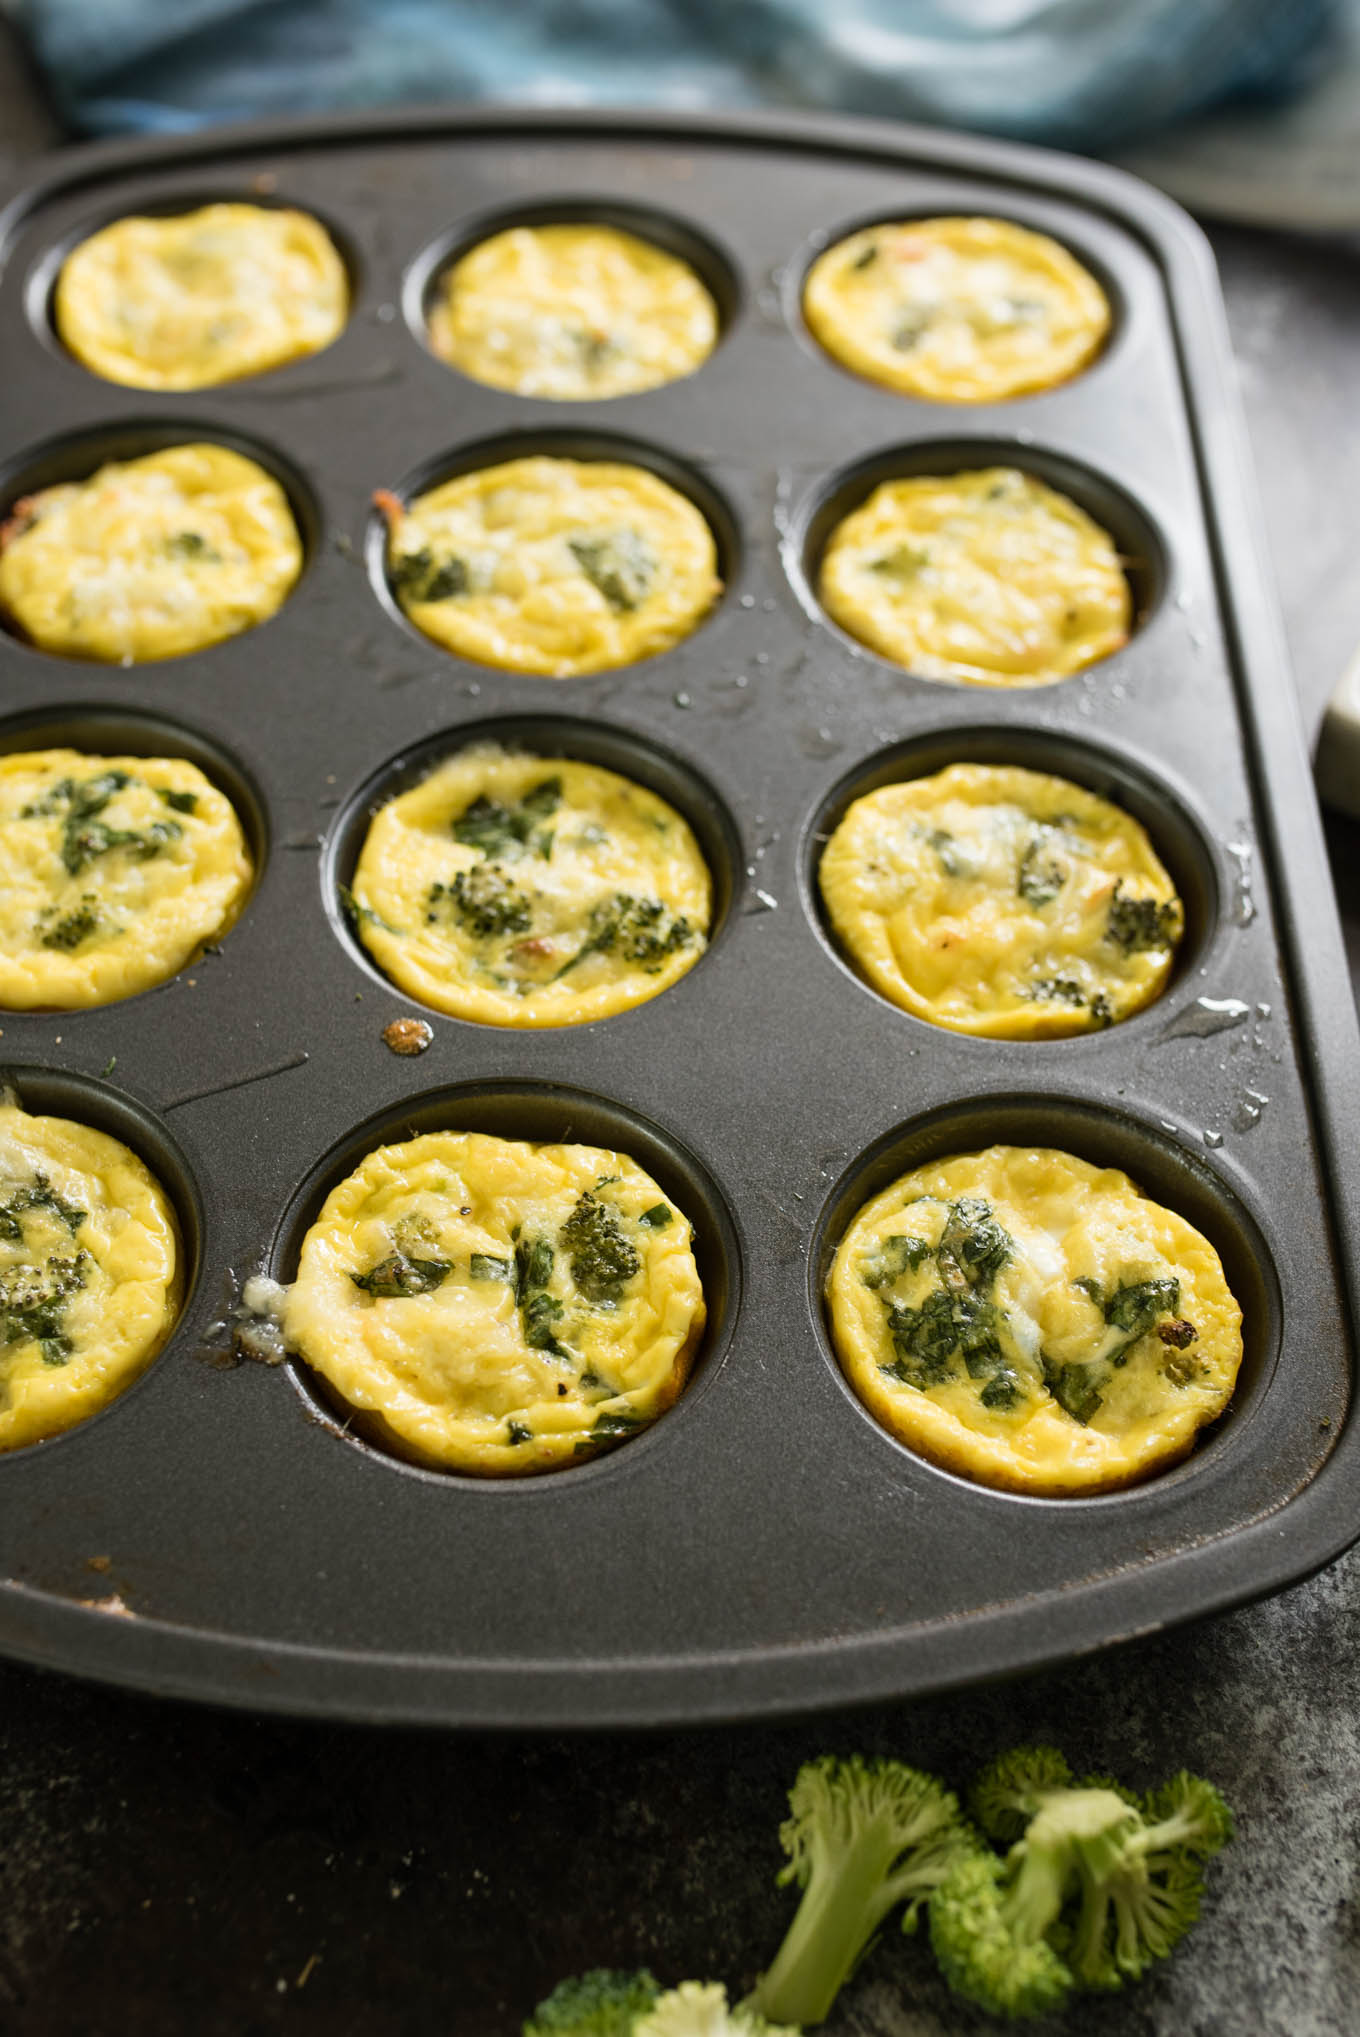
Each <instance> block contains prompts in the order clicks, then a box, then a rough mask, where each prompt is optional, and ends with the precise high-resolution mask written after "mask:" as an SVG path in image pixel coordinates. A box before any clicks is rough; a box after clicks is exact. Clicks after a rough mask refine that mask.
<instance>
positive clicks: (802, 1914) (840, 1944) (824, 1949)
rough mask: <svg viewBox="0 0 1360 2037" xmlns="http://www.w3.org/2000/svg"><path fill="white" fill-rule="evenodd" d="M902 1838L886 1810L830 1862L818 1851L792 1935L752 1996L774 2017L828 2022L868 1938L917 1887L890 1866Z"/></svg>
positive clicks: (753, 2002)
mask: <svg viewBox="0 0 1360 2037" xmlns="http://www.w3.org/2000/svg"><path fill="white" fill-rule="evenodd" d="M901 1850H902V1849H901V1839H900V1835H899V1833H898V1832H897V1830H896V1828H895V1826H894V1824H893V1822H892V1820H891V1819H890V1818H889V1817H888V1815H887V1814H886V1812H885V1813H883V1814H882V1815H880V1816H879V1817H877V1818H874V1819H872V1820H870V1821H869V1823H867V1824H866V1825H865V1826H864V1828H863V1829H862V1830H861V1831H860V1832H859V1833H857V1834H856V1836H855V1839H854V1840H853V1842H852V1843H851V1845H850V1847H849V1848H848V1850H847V1851H846V1852H845V1853H844V1854H843V1855H841V1856H840V1857H839V1858H838V1860H837V1861H836V1863H835V1865H834V1866H833V1865H832V1863H831V1861H830V1860H829V1859H828V1858H827V1857H826V1856H825V1854H823V1857H822V1858H821V1859H820V1860H819V1859H818V1858H817V1857H816V1854H815V1853H814V1858H813V1867H812V1875H811V1879H810V1880H809V1882H808V1886H807V1889H806V1891H805V1892H804V1895H803V1900H802V1902H801V1903H800V1904H799V1905H798V1909H797V1912H796V1913H795V1916H794V1919H793V1922H792V1924H791V1925H790V1926H789V1931H788V1935H787V1937H786V1938H785V1940H784V1942H783V1944H782V1945H781V1946H780V1948H779V1951H778V1953H777V1954H776V1956H775V1959H774V1963H773V1965H771V1967H770V1968H769V1970H768V1972H767V1973H766V1974H765V1975H764V1976H763V1978H762V1979H761V1980H760V1981H759V1983H758V1984H757V1986H756V1989H755V1991H754V1993H753V1994H752V1996H751V1998H750V1999H751V2005H752V2007H754V2008H756V2009H758V2010H759V2012H760V2014H761V2015H762V2016H765V2017H768V2019H769V2020H770V2021H771V2022H772V2023H823V2022H825V2021H826V2018H827V2017H828V2016H829V2015H830V2013H831V2007H832V2004H833V2003H834V2001H835V1999H836V1996H837V1995H838V1994H839V1992H840V1990H841V1988H842V1987H843V1986H844V1985H845V1982H846V1981H847V1980H848V1979H849V1978H850V1975H851V1974H852V1973H853V1972H854V1970H855V1967H856V1966H857V1965H858V1964H859V1961H860V1960H861V1959H862V1958H863V1956H864V1953H865V1952H866V1951H867V1949H868V1946H869V1941H870V1939H871V1938H872V1937H873V1936H874V1934H875V1933H876V1932H877V1930H878V1928H879V1926H880V1925H881V1924H882V1923H883V1920H884V1918H885V1917H886V1916H887V1915H888V1914H889V1912H890V1911H891V1909H892V1908H893V1905H894V1904H895V1903H898V1902H901V1901H904V1900H905V1898H906V1896H907V1895H908V1894H909V1893H912V1892H913V1891H912V1884H913V1877H912V1875H911V1874H910V1873H907V1874H904V1875H903V1876H902V1877H901V1884H902V1885H901V1886H900V1887H899V1885H898V1881H897V1880H896V1879H894V1878H893V1877H892V1876H890V1874H889V1869H890V1868H891V1866H892V1864H893V1861H894V1860H895V1859H896V1857H897V1855H898V1854H899V1853H900V1852H901Z"/></svg>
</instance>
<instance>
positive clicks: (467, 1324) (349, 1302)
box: [284, 1132, 704, 1478]
mask: <svg viewBox="0 0 1360 2037" xmlns="http://www.w3.org/2000/svg"><path fill="white" fill-rule="evenodd" d="M703 1326H704V1296H703V1289H702V1288H701V1286H700V1284H699V1275H698V1270H697V1268H696V1267H695V1263H694V1253H693V1250H692V1248H691V1232H690V1226H689V1223H688V1221H687V1219H686V1218H685V1217H684V1216H683V1215H682V1213H681V1212H680V1211H679V1210H678V1209H676V1208H675V1206H674V1204H673V1203H671V1202H670V1201H669V1199H668V1198H667V1197H666V1196H664V1195H663V1194H662V1192H661V1190H660V1189H659V1188H658V1187H657V1184H656V1183H655V1182H654V1181H653V1180H652V1179H651V1177H650V1176H649V1175H647V1174H646V1173H644V1171H643V1170H642V1168H641V1167H639V1166H638V1165H637V1163H636V1161H634V1160H631V1159H629V1157H628V1155H627V1154H626V1153H611V1152H607V1151H604V1150H602V1149H601V1148H599V1147H595V1146H533V1145H528V1144H525V1143H524V1142H523V1141H521V1140H515V1139H496V1138H490V1137H487V1136H486V1135H485V1134H483V1133H479V1132H430V1133H427V1134H426V1135H425V1136H424V1137H423V1138H418V1139H412V1140H410V1141H409V1142H407V1143H406V1144H404V1145H396V1146H382V1147H380V1148H379V1149H378V1150H377V1151H376V1152H373V1153H370V1154H369V1155H368V1157H367V1159H365V1160H364V1161H363V1163H362V1165H360V1166H359V1167H358V1168H356V1169H355V1171H354V1173H353V1174H351V1175H349V1176H348V1177H347V1179H345V1180H344V1181H342V1182H341V1183H340V1185H339V1187H338V1188H335V1189H333V1190H332V1191H331V1193H330V1195H329V1196H328V1197H327V1198H326V1203H325V1206H324V1208H323V1209H322V1211H321V1214H320V1216H319V1217H318V1218H317V1220H316V1222H315V1223H314V1224H313V1225H312V1228H311V1229H310V1230H309V1231H308V1233H307V1236H306V1238H305V1239H304V1241H303V1246H302V1256H301V1261H300V1263H299V1266H298V1275H297V1279H296V1281H295V1282H294V1283H293V1285H292V1287H291V1288H290V1289H289V1292H288V1299H287V1302H286V1304H285V1308H284V1334H285V1336H286V1337H287V1340H288V1342H289V1344H290V1346H291V1347H292V1348H293V1349H294V1350H296V1351H297V1352H298V1353H299V1354H300V1355H301V1356H302V1357H303V1358H304V1359H305V1360H306V1362H307V1363H308V1364H309V1365H311V1366H312V1367H314V1368H315V1370H316V1371H317V1372H319V1373H321V1374H322V1376H323V1377H324V1378H325V1379H326V1380H328V1381H329V1383H330V1385H331V1386H332V1387H333V1388H334V1389H335V1390H336V1392H337V1393H338V1394H340V1396H341V1397H342V1399H343V1400H345V1401H346V1402H348V1403H349V1404H350V1406H352V1407H353V1408H354V1409H355V1410H356V1411H357V1413H358V1415H359V1417H360V1421H361V1426H362V1428H363V1430H364V1432H365V1433H367V1434H369V1435H370V1436H371V1437H372V1438H373V1440H374V1441H377V1442H381V1443H384V1444H385V1445H386V1446H387V1447H388V1448H390V1449H393V1450H395V1451H396V1452H397V1453H398V1454H399V1455H401V1456H403V1457H410V1458H413V1459H415V1460H416V1461H417V1462H418V1463H423V1464H432V1465H437V1466H439V1467H441V1468H442V1469H445V1470H449V1471H468V1472H474V1473H477V1474H478V1475H481V1476H485V1477H491V1478H504V1477H516V1476H520V1475H523V1474H525V1473H528V1472H535V1471H553V1470H556V1469H558V1468H559V1467H561V1466H563V1465H568V1464H575V1463H580V1462H581V1460H582V1459H583V1458H585V1457H590V1456H593V1455H594V1454H595V1453H596V1452H597V1451H599V1450H600V1449H603V1448H605V1447H607V1446H608V1445H609V1444H611V1443H616V1442H619V1441H621V1440H623V1439H624V1438H625V1437H628V1436H631V1435H633V1434H635V1433H636V1432H637V1430H638V1429H640V1428H642V1427H644V1426H645V1425H646V1424H647V1423H648V1422H652V1421H655V1419H656V1417H657V1416H658V1415H660V1414H663V1413H664V1412H665V1410H666V1409H667V1408H668V1407H669V1406H670V1405H671V1403H672V1401H674V1400H675V1398H676V1396H677V1395H678V1394H679V1392H680V1390H681V1388H682V1387H683V1386H684V1384H685V1381H686V1379H687V1377H688V1375H689V1370H690V1366H691V1364H692V1363H693V1360H694V1356H695V1352H696V1350H697V1349H698V1344H699V1338H700V1335H701V1333H702V1331H703Z"/></svg>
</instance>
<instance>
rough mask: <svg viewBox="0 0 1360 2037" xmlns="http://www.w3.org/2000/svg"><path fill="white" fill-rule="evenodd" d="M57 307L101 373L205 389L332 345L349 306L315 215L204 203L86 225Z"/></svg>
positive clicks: (61, 326) (64, 326)
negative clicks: (161, 214) (93, 227)
mask: <svg viewBox="0 0 1360 2037" xmlns="http://www.w3.org/2000/svg"><path fill="white" fill-rule="evenodd" d="M53 311H54V315H55V318H56V325H57V331H58V332H59V333H60V335H61V337H62V339H63V341H64V342H65V344H66V345H67V346H68V347H69V348H70V350H71V352H72V353H73V354H74V355H75V357H76V359H77V360H78V361H82V362H83V363H84V364H85V366H86V367H87V368H91V369H93V371H94V373H95V374H96V375H102V376H103V377H104V379H105V380H106V381H108V382H121V383H123V384H125V385H126V386H127V387H128V388H132V389H206V388H208V387H210V386H211V385H212V384H214V383H217V382H234V381H236V380H238V379H239V378H240V377H241V376H242V375H259V374H262V373H263V372H264V370H265V369H266V368H278V367H281V366H282V365H283V363H284V362H285V361H295V360H297V359H298V358H299V357H300V356H302V355H304V354H314V353H316V352H317V351H318V350H319V349H320V348H321V347H328V346H329V345H330V343H331V341H332V340H333V339H334V338H335V337H336V334H337V333H338V332H339V331H340V330H341V328H342V326H343V325H344V323H345V320H346V318H347V317H348V315H349V279H348V277H347V276H346V274H345V265H344V263H343V262H342V261H341V259H340V256H339V254H338V253H337V252H336V248H335V243H334V242H333V241H332V239H331V237H330V235H329V234H328V233H327V232H326V229H325V228H324V227H323V226H322V225H321V223H320V221H319V220H315V219H313V218H311V216H310V215H309V214H308V213H305V212H289V211H285V210H282V209H278V208H274V207H270V206H263V205H204V206H201V207H200V208H199V210H198V211H197V212H181V213H176V214H174V215H172V216H169V217H165V218H160V219H142V218H129V219H116V220H114V222H113V224H112V225H111V226H106V227H102V228H101V229H100V231H99V232H98V233H95V234H91V236H90V238H89V239H88V240H85V241H82V242H81V243H80V245H79V247H77V248H76V249H74V250H73V252H72V253H71V254H69V255H68V256H67V258H66V260H65V262H64V263H63V264H62V270H61V275H60V276H59V277H58V279H57V288H56V296H55V300H54V304H53Z"/></svg>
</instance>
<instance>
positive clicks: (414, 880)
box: [345, 743, 712, 1026]
mask: <svg viewBox="0 0 1360 2037" xmlns="http://www.w3.org/2000/svg"><path fill="white" fill-rule="evenodd" d="M345 905H346V908H347V910H348V912H349V914H350V917H351V920H352V922H353V924H354V927H355V931H356V933H357V934H358V937H359V939H360V940H361V941H362V942H363V944H364V946H365V947H366V948H367V949H368V951H369V953H370V954H371V955H372V957H373V959H374V961H375V962H377V963H378V965H379V967H380V968H381V969H383V970H384V971H385V972H386V974H387V975H388V976H390V977H391V978H392V980H393V982H394V983H396V984H397V985H398V986H399V987H400V988H401V989H402V990H404V991H406V992H407V994H408V995H409V996H411V997H415V998H418V999H419V1000H420V1001H421V1003H422V1004H426V1005H432V1006H434V1008H435V1009H436V1010H438V1011H444V1012H449V1013H450V1014H452V1016H454V1017H455V1018H463V1019H474V1020H478V1021H480V1022H481V1023H482V1024H484V1025H501V1026H560V1025H583V1024H586V1023H588V1022H589V1021H591V1020H594V1019H601V1018H606V1017H608V1016H609V1015H610V1014H611V1013H614V1012H619V1011H627V1010H629V1009H631V1007H632V1006H634V1005H638V1004H642V1003H644V1002H645V1001H646V1000H647V999H648V998H652V997H657V996H659V995H660V993H661V992H662V991H663V990H667V989H669V988H670V986H671V985H672V984H673V983H675V982H676V981H678V979H679V978H680V977H681V976H683V975H684V974H685V972H686V971H687V970H689V969H691V968H692V967H693V965H694V964H695V962H697V961H698V959H699V957H700V955H701V954H702V953H703V952H704V948H705V946H706V943H707V936H708V930H709V925H710V921H711V917H712V884H711V880H710V877H709V872H708V867H707V865H706V864H705V862H704V859H703V856H702V854H701V852H700V849H699V846H698V843H697V842H696V841H695V839H694V835H693V833H692V832H691V830H690V828H689V826H688V824H687V822H686V821H685V820H684V819H683V818H682V817H681V815H680V814H678V813H677V812H676V810H675V808H674V807H672V806H668V805H667V803H666V801H665V800H664V799H660V798H658V796H657V795H656V793H654V792H651V791H649V790H648V789H647V788H646V787H645V786H642V785H638V784H635V783H634V782H633V781H632V780H631V779H628V778H623V777H620V776H619V775H618V773H616V772H614V771H607V770H605V769H604V768H603V767H602V766H600V765H596V764H583V763H578V762H576V761H574V760H573V759H570V758H557V757H553V758H544V757H537V756H527V755H524V754H523V753H521V752H514V751H508V750H503V749H500V748H498V747H496V746H495V745H492V744H485V743H483V744H475V745H473V746H471V747H469V748H468V749H466V750H462V751H460V752H459V753H458V754H457V755H456V756H454V757H451V758H450V759H449V760H448V761H447V762H446V763H444V764H441V765H440V766H439V767H438V768H437V769H436V770H434V771H432V772H431V773H430V775H429V776H428V777H427V778H425V779H423V780H422V781H421V782H420V783H419V784H418V785H415V786H413V787H412V788H411V790H410V791H408V792H403V793H401V794H399V795H398V797H397V798H395V799H392V800H389V801H388V802H387V804H386V805H385V806H383V807H381V808H380V809H379V811H378V813H377V814H376V815H375V817H374V819H373V821H372V824H371V825H370V827H369V831H368V834H367V836H366V838H365V840H364V845H363V848H362V850H361V851H360V854H359V861H358V864H357V867H356V869H355V872H354V877H353V881H352V885H351V887H350V890H349V892H348V894H347V896H346V898H345Z"/></svg>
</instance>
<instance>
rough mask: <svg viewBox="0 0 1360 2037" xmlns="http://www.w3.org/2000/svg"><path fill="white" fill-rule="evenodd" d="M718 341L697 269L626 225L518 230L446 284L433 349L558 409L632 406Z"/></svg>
mask: <svg viewBox="0 0 1360 2037" xmlns="http://www.w3.org/2000/svg"><path fill="white" fill-rule="evenodd" d="M717 337H718V312H717V307H716V305H715V304H714V302H713V299H712V297H711V296H710V295H709V293H708V291H707V290H706V289H705V288H704V286H703V284H702V283H701V282H700V281H699V278H698V277H697V276H696V275H695V273H694V271H693V269H691V268H690V266H689V264H688V262H682V261H680V260H678V259H677V257H676V256H675V255H669V254H667V253H666V251H665V249H664V248H659V247H654V246H653V245H652V243H651V242H650V241H645V240H639V239H638V237H637V235H636V234H631V233H623V232H621V231H620V230H619V228H618V227H616V226H514V227H510V228H509V229H508V230H507V231H506V232H504V233H496V234H492V235H491V236H490V238H489V239H487V240H484V241H479V242H478V244H477V246H476V247H474V248H471V249H470V250H469V251H468V253H467V254H465V255H463V256H461V257H460V259H459V260H458V261H456V262H455V263H454V264H453V265H452V267H451V268H450V269H449V271H448V273H447V274H446V275H445V276H444V277H443V279H442V281H441V284H440V294H439V300H438V302H437V303H436V305H435V306H434V309H433V310H432V312H431V314H430V345H431V347H432V348H433V349H434V351H435V353H436V354H438V355H439V357H440V359H441V360H444V361H447V362H448V363H449V365H450V366H451V367H454V368H459V369H461V370H462V372H463V373H464V374H465V375H470V376H471V377H472V378H473V380H474V381H477V382H487V383H490V384H491V386H492V387H493V388H496V389H511V390H513V391H514V392H515V393H516V394H517V395H519V396H550V397H555V398H557V399H558V400H559V401H563V400H565V401H579V400H584V399H587V398H592V397H603V396H627V395H630V394H631V393H632V392H633V391H634V390H637V389H655V388H656V387H657V386H658V385H659V384H660V383H662V382H674V381H675V380H677V378H678V377H679V376H681V375H689V374H692V373H693V372H694V370H695V369H696V368H697V367H698V366H699V365H700V363H701V362H703V361H706V360H707V359H708V356H709V355H710V354H711V353H712V351H713V347H714V344H715V342H716V340H717Z"/></svg>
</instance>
